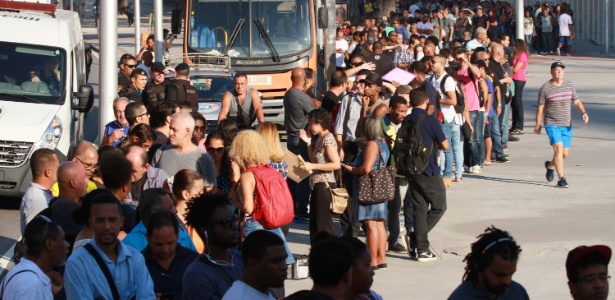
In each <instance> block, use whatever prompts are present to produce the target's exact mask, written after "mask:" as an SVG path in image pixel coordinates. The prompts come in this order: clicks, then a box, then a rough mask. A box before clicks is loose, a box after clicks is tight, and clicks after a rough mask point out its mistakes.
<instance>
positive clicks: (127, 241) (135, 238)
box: [122, 221, 196, 252]
mask: <svg viewBox="0 0 615 300" xmlns="http://www.w3.org/2000/svg"><path fill="white" fill-rule="evenodd" d="M146 233H147V228H146V227H145V224H143V221H141V222H139V224H137V226H135V228H133V229H132V230H131V231H130V233H129V234H128V235H127V236H126V237H125V238H124V239H123V240H122V243H124V245H127V246H130V247H133V248H135V249H137V251H141V252H143V250H144V249H147V248H148V247H147V245H148V242H147V237H146ZM177 244H178V245H179V246H182V247H184V248H186V249H188V250H191V251H196V248H195V247H194V243H192V240H191V239H190V236H188V234H187V233H185V232H184V231H182V230H180V231H179V234H178V236H177Z"/></svg>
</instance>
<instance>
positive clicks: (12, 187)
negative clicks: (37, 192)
mask: <svg viewBox="0 0 615 300" xmlns="http://www.w3.org/2000/svg"><path fill="white" fill-rule="evenodd" d="M54 152H55V153H56V155H57V156H58V159H59V160H60V163H62V162H65V161H66V155H65V154H63V153H62V152H60V151H58V150H57V149H55V150H54ZM31 181H32V173H31V172H30V159H28V160H27V161H26V163H24V164H23V165H21V166H20V167H17V168H6V167H0V197H20V198H21V197H22V196H23V194H24V193H25V192H26V190H27V189H28V186H29V185H30V182H31Z"/></svg>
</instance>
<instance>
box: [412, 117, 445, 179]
mask: <svg viewBox="0 0 615 300" xmlns="http://www.w3.org/2000/svg"><path fill="white" fill-rule="evenodd" d="M425 114H427V112H426V111H425V110H424V109H421V108H418V107H415V108H413V109H412V113H410V114H409V115H408V116H407V117H406V119H404V122H405V121H406V120H408V119H417V118H418V117H420V116H421V115H425ZM421 134H422V137H423V143H424V144H425V146H426V147H427V149H428V151H429V153H431V155H430V158H429V166H428V167H427V169H425V172H423V174H424V175H427V176H439V175H440V167H439V166H438V161H437V159H436V153H437V152H438V149H436V148H435V147H434V142H435V143H442V142H444V141H445V140H446V136H445V135H444V131H442V125H440V124H439V123H438V119H436V118H435V117H432V116H427V117H425V118H424V119H423V122H421Z"/></svg>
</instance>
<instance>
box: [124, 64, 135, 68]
mask: <svg viewBox="0 0 615 300" xmlns="http://www.w3.org/2000/svg"><path fill="white" fill-rule="evenodd" d="M124 66H127V67H129V68H131V69H134V68H136V67H137V65H124Z"/></svg>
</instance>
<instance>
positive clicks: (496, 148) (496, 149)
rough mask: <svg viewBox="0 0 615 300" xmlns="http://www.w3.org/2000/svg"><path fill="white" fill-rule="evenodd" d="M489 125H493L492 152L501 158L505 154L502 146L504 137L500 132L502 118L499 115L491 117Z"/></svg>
mask: <svg viewBox="0 0 615 300" xmlns="http://www.w3.org/2000/svg"><path fill="white" fill-rule="evenodd" d="M489 127H491V141H492V144H493V146H492V148H491V152H492V153H494V154H495V157H497V158H501V157H503V156H504V149H503V148H502V137H501V133H500V118H498V116H497V115H493V116H492V117H489Z"/></svg>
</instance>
